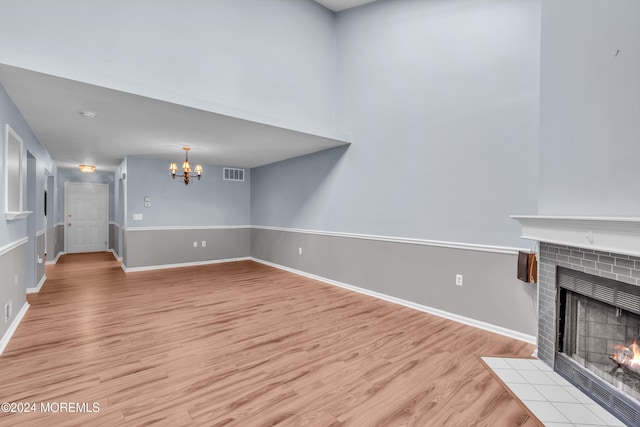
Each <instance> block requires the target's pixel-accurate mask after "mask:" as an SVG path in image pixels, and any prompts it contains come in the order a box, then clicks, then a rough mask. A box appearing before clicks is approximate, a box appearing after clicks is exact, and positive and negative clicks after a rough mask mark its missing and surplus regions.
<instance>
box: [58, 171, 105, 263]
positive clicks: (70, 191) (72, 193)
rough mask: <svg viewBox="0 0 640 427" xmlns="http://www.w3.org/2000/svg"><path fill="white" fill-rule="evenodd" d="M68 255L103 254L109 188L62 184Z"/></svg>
mask: <svg viewBox="0 0 640 427" xmlns="http://www.w3.org/2000/svg"><path fill="white" fill-rule="evenodd" d="M65 201H66V203H65V218H66V222H65V230H66V232H67V236H66V239H65V245H66V250H65V252H67V253H77V252H101V251H106V250H107V248H108V242H109V237H108V236H109V217H108V211H109V186H108V185H107V184H88V183H79V182H66V183H65Z"/></svg>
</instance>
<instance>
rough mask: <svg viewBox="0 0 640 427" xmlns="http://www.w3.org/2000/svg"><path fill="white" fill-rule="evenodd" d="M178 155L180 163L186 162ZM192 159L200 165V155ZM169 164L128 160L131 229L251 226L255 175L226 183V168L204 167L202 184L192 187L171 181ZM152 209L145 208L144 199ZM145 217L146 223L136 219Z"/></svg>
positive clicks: (127, 220) (128, 219)
mask: <svg viewBox="0 0 640 427" xmlns="http://www.w3.org/2000/svg"><path fill="white" fill-rule="evenodd" d="M179 151H180V152H178V151H176V158H175V161H176V162H181V161H182V160H183V159H184V154H183V152H182V150H179ZM190 159H191V160H192V161H193V162H197V161H198V153H197V151H194V152H192V153H191V156H190ZM169 163H170V162H169V161H166V160H157V159H150V158H146V157H131V156H129V157H127V178H126V180H125V182H126V209H127V219H126V224H127V227H158V226H160V227H162V226H205V225H206V226H210V225H216V226H217V225H248V224H249V221H250V210H249V209H250V208H249V206H250V201H251V196H250V190H251V187H250V182H251V173H250V171H249V170H247V171H246V173H245V181H244V182H234V181H224V180H223V179H222V167H221V166H214V165H203V168H204V173H203V174H202V179H201V180H200V181H196V182H192V183H190V184H189V185H188V186H185V185H184V184H183V183H181V182H180V181H179V180H178V178H176V179H175V181H174V180H172V179H171V174H170V172H169ZM146 196H149V197H150V198H151V206H150V207H145V206H144V198H145V197H146ZM136 213H141V214H143V218H144V219H143V220H142V221H133V215H134V214H136Z"/></svg>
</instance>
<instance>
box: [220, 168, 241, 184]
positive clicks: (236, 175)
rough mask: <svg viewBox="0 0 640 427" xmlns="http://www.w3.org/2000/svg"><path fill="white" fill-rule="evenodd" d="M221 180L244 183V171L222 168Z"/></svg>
mask: <svg viewBox="0 0 640 427" xmlns="http://www.w3.org/2000/svg"><path fill="white" fill-rule="evenodd" d="M222 178H223V179H224V180H225V181H244V169H236V168H223V170H222Z"/></svg>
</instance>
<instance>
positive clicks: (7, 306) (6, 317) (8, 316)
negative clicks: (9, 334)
mask: <svg viewBox="0 0 640 427" xmlns="http://www.w3.org/2000/svg"><path fill="white" fill-rule="evenodd" d="M12 306H13V301H12V300H9V302H8V303H6V304H5V305H4V323H5V324H6V323H9V320H11V315H12V314H13V313H12V311H13V307H12Z"/></svg>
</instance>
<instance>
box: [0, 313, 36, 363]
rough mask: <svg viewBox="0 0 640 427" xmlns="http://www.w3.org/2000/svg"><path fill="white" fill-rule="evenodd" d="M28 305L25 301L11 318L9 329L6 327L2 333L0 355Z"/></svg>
mask: <svg viewBox="0 0 640 427" xmlns="http://www.w3.org/2000/svg"><path fill="white" fill-rule="evenodd" d="M29 307H30V306H29V303H28V302H25V303H24V305H23V306H22V308H21V309H20V311H19V312H18V314H17V315H16V317H15V319H13V322H11V326H9V329H7V332H6V333H5V334H4V336H3V337H2V339H0V355H2V353H3V352H4V349H5V348H7V345H8V344H9V341H11V337H12V336H13V334H14V333H15V331H16V329H18V325H19V324H20V322H21V321H22V318H23V317H24V315H25V314H26V313H27V310H29Z"/></svg>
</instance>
